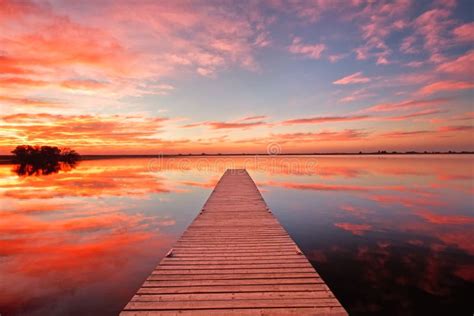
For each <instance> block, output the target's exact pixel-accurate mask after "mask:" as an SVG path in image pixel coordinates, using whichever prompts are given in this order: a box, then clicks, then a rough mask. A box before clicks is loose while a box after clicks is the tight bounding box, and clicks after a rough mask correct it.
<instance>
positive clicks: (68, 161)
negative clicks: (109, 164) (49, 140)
mask: <svg viewBox="0 0 474 316" xmlns="http://www.w3.org/2000/svg"><path fill="white" fill-rule="evenodd" d="M12 154H13V155H14V157H13V161H14V162H15V163H17V164H18V166H17V167H16V168H15V172H16V173H17V174H18V175H34V174H36V175H47V174H51V173H56V172H59V170H65V169H71V168H74V166H75V164H76V163H77V162H78V161H79V160H80V158H81V157H80V155H79V154H78V153H77V152H76V151H75V150H72V149H70V148H62V149H60V148H58V147H56V146H30V145H20V146H17V147H16V148H15V149H14V150H13V151H12Z"/></svg>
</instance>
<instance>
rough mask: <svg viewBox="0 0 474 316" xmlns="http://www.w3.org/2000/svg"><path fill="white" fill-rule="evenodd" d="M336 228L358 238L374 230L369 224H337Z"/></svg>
mask: <svg viewBox="0 0 474 316" xmlns="http://www.w3.org/2000/svg"><path fill="white" fill-rule="evenodd" d="M334 226H336V227H338V228H341V229H343V230H345V231H348V232H351V233H352V234H353V235H357V236H361V235H363V234H364V233H366V232H368V231H370V230H372V226H371V225H368V224H353V223H335V224H334Z"/></svg>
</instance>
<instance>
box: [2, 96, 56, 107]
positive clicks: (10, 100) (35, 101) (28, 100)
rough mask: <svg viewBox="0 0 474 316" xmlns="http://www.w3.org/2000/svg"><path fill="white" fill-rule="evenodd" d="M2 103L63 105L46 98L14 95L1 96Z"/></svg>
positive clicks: (28, 105) (39, 105)
mask: <svg viewBox="0 0 474 316" xmlns="http://www.w3.org/2000/svg"><path fill="white" fill-rule="evenodd" d="M0 103H6V104H13V105H20V106H26V107H47V108H53V107H61V106H62V105H61V104H60V103H58V102H54V101H50V100H44V99H33V98H22V97H19V98H18V97H12V96H0Z"/></svg>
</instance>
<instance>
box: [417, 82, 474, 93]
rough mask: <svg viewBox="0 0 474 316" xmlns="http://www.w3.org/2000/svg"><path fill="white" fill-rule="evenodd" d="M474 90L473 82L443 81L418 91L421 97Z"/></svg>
mask: <svg viewBox="0 0 474 316" xmlns="http://www.w3.org/2000/svg"><path fill="white" fill-rule="evenodd" d="M472 88H474V83H473V82H467V81H453V80H443V81H437V82H434V83H430V84H428V85H426V86H424V87H422V88H421V89H419V90H418V93H419V94H421V95H429V94H433V93H436V92H441V91H459V90H466V89H472Z"/></svg>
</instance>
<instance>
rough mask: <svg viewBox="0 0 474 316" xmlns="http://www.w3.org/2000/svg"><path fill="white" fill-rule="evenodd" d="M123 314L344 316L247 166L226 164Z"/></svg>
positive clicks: (341, 309) (338, 304)
mask: <svg viewBox="0 0 474 316" xmlns="http://www.w3.org/2000/svg"><path fill="white" fill-rule="evenodd" d="M121 315H122V316H132V315H133V316H145V315H347V313H346V311H345V310H344V308H343V307H342V306H341V304H340V303H339V301H338V300H337V298H336V297H334V295H333V293H332V292H331V290H330V289H329V288H328V287H327V285H326V284H325V283H324V281H323V280H322V279H321V277H320V276H319V274H318V273H317V272H316V271H315V269H314V268H313V267H312V265H311V264H310V263H309V261H308V259H307V258H306V257H305V256H304V255H303V254H301V252H300V250H299V248H298V247H297V245H296V244H295V243H294V241H293V240H292V239H291V237H290V236H289V235H288V233H287V232H286V231H285V230H284V229H283V227H282V226H281V225H280V223H279V222H278V220H277V219H276V218H275V217H274V216H273V215H272V213H271V211H270V210H269V208H268V207H267V205H266V203H265V201H264V200H263V198H262V195H261V194H260V192H259V191H258V189H257V187H256V185H255V183H254V182H253V180H252V179H251V178H250V176H249V174H248V173H247V171H246V170H243V169H230V170H227V171H226V172H225V173H224V175H223V176H222V178H221V179H220V180H219V182H218V183H217V185H216V187H215V189H214V190H213V192H212V194H211V196H210V197H209V199H208V200H207V202H206V204H205V205H204V207H203V208H202V210H201V212H200V213H199V215H198V216H197V217H196V219H195V220H194V221H193V223H192V224H191V225H190V226H189V227H188V228H187V230H186V231H185V232H184V233H183V235H182V236H181V238H180V239H179V240H178V241H177V242H176V244H175V246H174V248H173V250H172V251H171V255H170V256H168V257H166V258H163V260H162V261H161V262H160V264H159V265H158V266H157V267H156V268H155V270H154V271H153V272H152V273H151V274H150V276H149V277H148V278H147V280H146V281H145V282H144V283H143V285H142V287H141V288H140V289H139V290H138V292H137V294H136V295H135V296H134V297H133V298H132V299H131V300H130V302H129V303H128V304H127V305H126V306H125V308H124V310H123V311H122V313H121Z"/></svg>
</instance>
